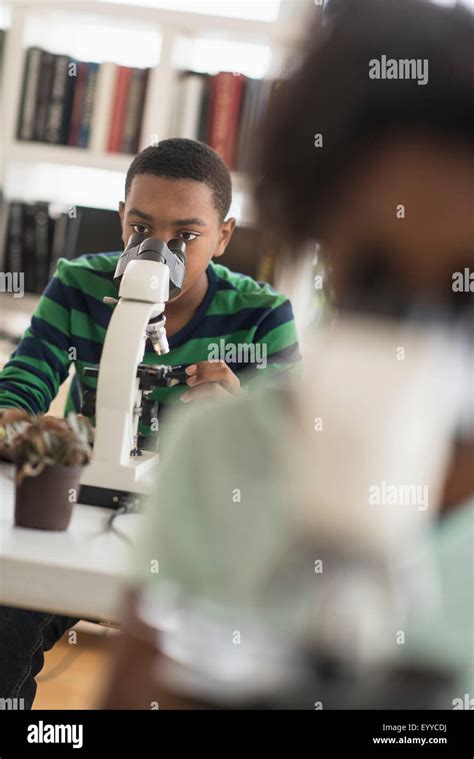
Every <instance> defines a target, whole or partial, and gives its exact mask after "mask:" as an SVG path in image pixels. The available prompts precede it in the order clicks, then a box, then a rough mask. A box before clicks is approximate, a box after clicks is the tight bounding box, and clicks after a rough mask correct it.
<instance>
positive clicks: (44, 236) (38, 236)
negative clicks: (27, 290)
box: [33, 203, 50, 293]
mask: <svg viewBox="0 0 474 759" xmlns="http://www.w3.org/2000/svg"><path fill="white" fill-rule="evenodd" d="M34 220H35V246H34V255H35V266H36V271H35V282H34V284H33V287H34V292H36V293H42V292H43V290H44V288H45V287H46V284H47V282H48V264H49V248H50V218H49V213H48V204H47V203H36V207H35V213H34Z"/></svg>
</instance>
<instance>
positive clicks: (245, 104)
mask: <svg viewBox="0 0 474 759" xmlns="http://www.w3.org/2000/svg"><path fill="white" fill-rule="evenodd" d="M260 96H261V82H260V80H258V79H247V81H246V83H245V88H244V93H243V97H242V111H241V115H240V122H239V136H238V144H237V156H236V166H237V168H238V170H239V171H246V170H247V163H248V153H249V142H250V141H251V139H252V137H253V132H254V128H255V120H256V118H255V117H256V113H257V105H258V99H259V98H260Z"/></svg>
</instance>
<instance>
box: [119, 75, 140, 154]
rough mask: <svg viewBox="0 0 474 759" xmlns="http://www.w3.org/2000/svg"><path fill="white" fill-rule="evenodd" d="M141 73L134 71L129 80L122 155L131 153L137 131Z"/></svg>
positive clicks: (121, 147)
mask: <svg viewBox="0 0 474 759" xmlns="http://www.w3.org/2000/svg"><path fill="white" fill-rule="evenodd" d="M141 85H142V73H141V69H134V70H133V72H132V76H131V79H130V88H129V92H128V98H127V104H126V107H125V120H124V124H123V130H122V140H121V143H120V150H121V152H122V153H131V152H132V145H133V140H134V137H135V133H136V129H137V121H138V119H139V117H140V114H139V107H140V98H141Z"/></svg>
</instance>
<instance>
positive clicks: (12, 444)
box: [0, 414, 92, 530]
mask: <svg viewBox="0 0 474 759" xmlns="http://www.w3.org/2000/svg"><path fill="white" fill-rule="evenodd" d="M91 440H92V433H91V428H90V426H89V424H88V423H87V421H86V420H84V419H83V418H81V417H78V416H76V415H75V414H69V416H68V418H67V419H55V418H54V417H50V416H43V417H41V416H38V417H25V418H23V419H21V420H19V421H14V422H10V423H8V422H7V423H4V424H2V423H1V422H0V459H3V460H4V461H7V462H10V463H12V464H14V465H15V467H16V496H15V524H16V525H17V526H19V527H30V528H36V529H40V530H65V529H66V528H67V526H68V524H69V522H70V519H71V514H72V507H73V505H74V503H75V502H76V500H77V493H78V490H79V482H80V478H81V474H82V470H83V468H84V466H85V465H86V464H87V463H88V462H89V461H90V458H91V453H92V447H91Z"/></svg>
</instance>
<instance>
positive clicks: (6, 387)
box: [0, 378, 46, 414]
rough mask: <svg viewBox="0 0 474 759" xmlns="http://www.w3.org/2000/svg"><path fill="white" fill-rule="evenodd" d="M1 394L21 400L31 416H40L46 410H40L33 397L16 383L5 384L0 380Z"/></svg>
mask: <svg viewBox="0 0 474 759" xmlns="http://www.w3.org/2000/svg"><path fill="white" fill-rule="evenodd" d="M2 392H5V393H11V394H12V395H14V396H15V398H19V399H21V400H23V401H24V403H25V404H26V407H27V409H28V410H30V411H31V413H32V414H41V413H44V412H45V411H46V408H41V406H40V405H39V403H38V402H37V401H36V400H35V398H34V396H31V395H30V394H29V393H28V392H27V391H25V390H24V388H23V387H22V386H21V385H20V384H18V383H17V382H7V381H5V380H3V379H1V378H0V394H1V393H2Z"/></svg>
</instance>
